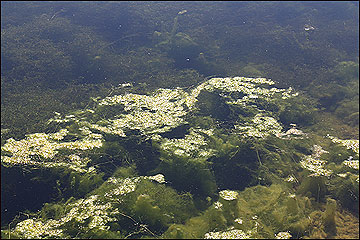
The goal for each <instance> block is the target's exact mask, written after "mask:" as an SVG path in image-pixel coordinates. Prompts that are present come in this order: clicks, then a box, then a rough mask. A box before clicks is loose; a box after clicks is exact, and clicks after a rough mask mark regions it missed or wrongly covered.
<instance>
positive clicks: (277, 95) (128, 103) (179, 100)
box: [1, 77, 298, 172]
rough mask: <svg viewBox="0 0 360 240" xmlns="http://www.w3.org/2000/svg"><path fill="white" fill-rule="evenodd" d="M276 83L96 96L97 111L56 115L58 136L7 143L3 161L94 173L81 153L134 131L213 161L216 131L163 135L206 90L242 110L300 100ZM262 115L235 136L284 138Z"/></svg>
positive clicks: (214, 81)
mask: <svg viewBox="0 0 360 240" xmlns="http://www.w3.org/2000/svg"><path fill="white" fill-rule="evenodd" d="M273 84H275V82H273V81H272V80H269V79H266V78H246V77H227V78H211V79H209V80H207V81H205V82H203V83H201V84H199V85H198V86H197V87H195V88H193V89H191V90H190V91H185V90H183V89H180V88H175V89H158V90H156V91H154V92H153V93H152V94H149V95H144V94H135V93H128V94H123V95H115V96H109V97H106V98H103V99H99V98H96V99H93V100H94V101H95V107H94V108H93V109H85V110H79V111H76V112H74V113H72V114H69V115H66V116H64V117H62V116H61V114H60V113H57V112H55V116H54V118H52V119H50V120H49V124H50V123H52V122H55V123H56V124H60V125H63V127H64V128H63V129H61V130H59V131H58V132H55V133H50V134H46V133H34V134H29V135H27V137H26V138H25V139H22V140H19V141H16V140H14V139H12V138H10V139H8V140H7V142H6V143H5V145H4V146H2V148H1V149H2V156H1V161H2V164H4V165H6V166H13V165H21V166H33V167H45V168H49V167H60V166H63V167H69V168H70V169H73V170H75V171H78V172H89V171H93V170H94V168H93V167H90V168H88V167H87V165H88V163H89V162H90V161H91V159H89V158H83V157H81V151H89V150H92V149H94V148H101V147H102V145H103V142H104V134H111V135H117V136H120V137H127V134H126V132H128V131H129V130H138V131H139V133H140V134H141V135H143V136H145V137H146V139H149V138H153V140H157V141H158V142H160V146H161V147H160V148H161V149H163V150H165V151H172V152H173V153H174V154H176V155H179V156H191V157H205V158H208V157H210V156H212V155H214V154H216V151H215V150H213V149H208V146H207V145H208V137H209V136H211V135H213V129H195V128H193V129H191V130H190V133H189V134H187V135H186V136H185V137H184V138H181V139H167V138H165V137H164V138H162V137H160V135H159V134H160V133H164V132H168V131H171V130H172V129H174V128H175V127H178V126H181V125H184V124H186V123H187V120H186V118H188V117H189V113H195V114H196V110H197V105H196V102H197V101H198V99H197V98H198V96H199V94H200V93H201V91H208V92H215V91H216V92H217V93H219V94H220V95H219V96H221V97H222V98H224V99H225V100H226V101H227V104H230V105H239V107H244V106H245V107H247V105H249V104H250V105H251V106H252V107H253V106H256V100H257V99H263V100H265V101H273V100H274V99H286V98H290V97H295V96H297V94H298V93H296V92H294V91H293V89H292V88H288V89H277V88H271V89H268V88H267V87H268V86H270V85H273ZM130 87H131V86H130ZM234 92H239V93H241V94H242V97H241V98H238V99H235V98H234V97H232V95H231V93H234ZM254 104H255V105H254ZM112 106H122V108H119V109H121V110H118V111H119V112H115V113H114V114H113V117H110V118H108V119H101V120H99V117H98V115H97V114H99V115H101V114H100V113H99V112H100V111H104V109H105V110H106V109H107V108H109V107H112ZM258 112H259V113H258V114H257V115H255V117H253V118H252V119H251V120H249V121H248V122H246V123H242V124H235V126H234V127H235V129H236V130H237V131H235V132H234V133H237V134H240V135H243V136H244V137H245V138H247V137H258V138H265V137H267V136H269V135H271V134H272V135H277V136H279V137H280V136H284V134H285V135H286V133H282V132H281V131H282V126H281V124H280V123H279V122H277V120H276V119H275V118H274V117H272V116H267V115H266V112H264V111H260V110H259V111H258ZM65 127H67V128H65ZM69 127H72V128H73V130H71V132H69V130H68V129H71V128H69ZM74 127H75V128H77V130H76V131H75V130H74ZM69 134H70V135H72V136H73V137H75V138H78V139H80V140H75V141H65V140H64V137H66V136H67V135H69ZM131 134H134V132H131ZM60 149H68V150H70V151H73V152H72V153H71V154H76V155H77V157H75V156H74V155H72V156H64V155H61V154H59V150H60ZM79 151H80V154H79ZM75 152H76V153H75Z"/></svg>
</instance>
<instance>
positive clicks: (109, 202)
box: [12, 174, 165, 239]
mask: <svg viewBox="0 0 360 240" xmlns="http://www.w3.org/2000/svg"><path fill="white" fill-rule="evenodd" d="M142 180H151V181H154V182H157V183H165V178H164V175H162V174H157V175H155V176H140V177H133V178H125V179H120V178H113V177H111V178H109V179H108V180H107V181H106V182H105V183H104V184H105V185H107V186H110V189H109V190H108V191H107V192H105V194H104V196H100V195H91V196H89V197H87V198H80V199H78V200H76V201H75V202H73V203H69V204H68V205H67V207H66V209H67V210H66V212H65V213H64V214H63V215H62V216H61V217H60V218H59V219H47V220H44V219H42V218H29V219H26V220H24V221H22V222H19V223H18V224H17V225H16V227H15V229H14V230H13V231H12V233H14V234H17V235H18V236H21V237H23V238H27V239H30V238H67V237H68V235H67V234H66V231H65V230H64V229H66V226H67V225H68V224H69V225H72V224H74V223H76V224H77V225H78V226H79V228H80V229H81V230H82V231H84V232H86V231H90V230H96V231H107V230H109V228H110V226H109V223H111V222H116V221H118V220H119V218H121V217H123V214H121V213H120V211H119V209H118V208H117V207H116V206H115V204H114V203H119V201H120V202H121V197H124V196H126V195H127V194H129V193H131V192H134V191H135V189H136V187H137V185H138V184H139V183H140V182H141V181H142Z"/></svg>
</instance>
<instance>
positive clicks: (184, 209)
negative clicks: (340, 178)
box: [2, 77, 356, 238]
mask: <svg viewBox="0 0 360 240" xmlns="http://www.w3.org/2000/svg"><path fill="white" fill-rule="evenodd" d="M274 84H275V82H273V81H271V80H268V79H265V78H245V77H228V78H211V79H209V80H206V81H204V82H203V83H200V84H199V85H198V86H195V87H193V88H191V89H189V90H184V89H181V88H176V89H158V90H157V91H154V92H152V93H148V94H138V93H134V91H133V89H129V91H130V93H129V92H127V93H124V94H122V95H113V96H108V97H106V98H103V99H100V98H98V99H93V100H94V101H93V102H92V104H93V107H92V108H91V109H85V110H80V111H76V112H73V113H72V114H70V115H67V116H64V117H62V116H61V114H58V113H56V116H55V117H54V118H53V119H50V121H49V125H50V126H51V124H54V126H57V127H58V126H60V127H61V128H62V130H60V131H57V132H54V133H50V134H44V133H37V134H34V135H29V136H28V137H27V138H25V139H23V140H19V141H15V140H8V142H7V143H5V145H4V146H3V147H2V150H3V151H2V164H3V165H7V164H8V165H10V166H13V165H18V164H17V162H16V161H18V162H20V160H22V158H23V161H25V163H26V164H27V165H30V163H32V162H30V161H37V162H38V163H37V164H38V165H37V166H39V167H46V166H47V165H44V164H46V163H47V162H52V161H53V162H54V163H56V164H57V165H54V166H53V167H57V166H67V167H69V169H73V170H76V168H75V167H73V166H78V169H83V170H79V171H80V172H85V171H86V172H88V171H90V170H93V171H94V170H95V169H96V171H94V173H95V172H98V171H99V170H101V169H102V165H105V164H108V165H110V164H111V168H114V167H120V168H122V167H124V166H130V165H131V166H133V167H134V168H133V169H136V170H137V171H139V172H140V171H143V172H142V173H141V175H153V176H142V177H138V176H136V173H134V172H132V173H131V174H130V172H131V171H129V172H128V171H125V170H124V171H120V170H119V171H118V170H117V169H111V170H109V173H114V174H113V175H111V174H109V173H107V174H108V175H106V176H104V179H103V181H105V182H104V183H103V184H102V185H101V186H100V187H99V188H97V189H95V190H93V191H92V192H91V193H87V195H85V194H84V195H85V196H84V195H82V196H78V197H81V198H80V199H77V200H75V199H71V198H70V199H68V202H67V205H68V206H70V207H69V208H65V206H64V204H63V203H58V204H54V205H53V206H54V207H53V208H51V207H50V206H49V205H47V207H44V209H43V211H42V215H41V216H42V218H33V219H32V220H24V221H22V222H20V223H19V224H18V225H17V226H16V227H15V229H13V230H11V231H10V233H11V234H15V235H18V236H22V237H28V236H30V235H26V234H32V233H34V231H32V230H31V229H30V230H26V229H25V228H24V227H22V226H23V225H24V226H28V225H29V224H30V221H33V222H32V223H33V224H34V225H36V226H37V225H38V226H39V227H38V228H39V229H43V230H41V231H40V232H36V233H34V234H35V235H31V236H36V237H39V238H43V237H47V236H48V237H94V236H97V237H102V238H104V237H120V238H125V237H141V236H150V237H169V238H173V237H179V238H223V237H235V238H236V237H238V238H274V237H275V236H276V237H279V238H285V237H288V236H289V235H287V234H285V233H289V234H291V235H293V236H303V235H305V234H306V231H307V230H308V228H309V220H308V218H307V216H308V214H309V213H310V212H311V211H313V207H312V205H311V203H310V200H309V199H308V198H307V197H306V196H300V195H295V194H294V191H293V190H292V189H288V188H287V187H285V186H292V184H294V185H295V184H298V182H297V181H298V180H297V179H296V177H297V173H296V172H295V171H297V170H298V169H301V166H303V168H305V169H306V170H307V171H309V172H310V173H313V172H321V171H320V170H319V169H327V171H329V172H331V173H332V171H334V170H333V169H332V168H328V166H327V165H328V162H327V161H326V160H323V159H320V155H316V154H318V153H319V152H321V151H320V150H321V149H320V150H319V148H318V147H315V146H314V149H313V150H312V152H313V154H312V155H304V153H305V154H308V153H307V152H311V151H310V150H309V149H305V150H301V151H302V152H303V153H299V152H298V151H297V150H294V152H296V154H297V155H296V154H293V155H291V156H295V157H296V159H295V160H299V161H298V162H296V161H293V162H292V163H291V166H292V167H291V169H289V170H288V171H285V173H284V174H280V173H277V172H276V171H274V173H271V174H279V175H280V177H279V176H278V179H280V180H281V182H280V181H279V182H278V183H275V182H276V181H274V183H273V184H272V185H271V186H269V187H265V186H255V187H249V186H252V185H253V184H256V182H257V181H260V180H258V178H257V177H258V176H257V174H258V168H259V167H262V169H265V168H266V167H267V166H269V162H270V160H267V159H266V158H264V156H267V155H266V154H268V156H270V153H268V152H270V151H272V150H273V149H275V150H276V151H277V152H274V153H272V155H271V156H272V157H269V158H268V159H275V160H277V159H279V160H281V161H284V162H285V160H284V159H290V158H291V156H289V157H287V158H284V159H280V158H282V156H285V155H286V154H288V155H290V153H288V152H286V150H289V149H288V148H284V149H280V148H281V147H276V146H275V145H276V144H278V143H275V142H274V139H276V141H278V142H279V144H280V143H281V144H288V143H289V142H291V144H290V145H289V146H293V145H294V146H295V145H296V144H297V143H296V141H298V142H301V141H308V140H306V139H305V140H303V139H304V138H307V134H306V133H304V132H302V131H301V130H299V129H296V128H295V126H294V125H291V126H292V128H291V129H288V130H286V127H288V126H284V125H283V124H282V123H281V122H280V121H279V119H280V118H279V112H278V110H279V109H281V107H282V104H285V103H286V101H287V100H288V99H290V98H295V97H296V96H297V95H298V94H297V93H296V92H294V91H293V89H291V88H289V89H277V88H274V87H272V88H270V87H269V86H271V85H274ZM203 93H206V94H203ZM214 96H216V97H214ZM207 100H209V101H218V100H219V101H221V104H216V103H211V104H208V105H206V104H204V101H205V102H206V101H207ZM219 107H226V111H222V112H221V114H220V115H222V114H223V113H224V114H225V115H226V116H220V115H219V114H218V113H216V112H219V111H218V108H219ZM202 108H206V109H205V110H203V109H202ZM223 126H225V127H223ZM284 129H285V130H286V131H283V130H284ZM34 139H35V140H34ZM328 141H330V140H328ZM274 144H275V145H274ZM281 144H280V145H281ZM297 145H299V146H300V145H301V144H300V143H299V144H297ZM297 145H296V146H297ZM305 145H306V146H305ZM305 145H304V146H305V147H303V148H307V144H305ZM23 146H24V147H23ZM145 147H147V148H150V149H151V150H150V151H151V153H153V152H154V154H147V153H148V152H146V153H142V151H143V150H144V151H145ZM19 148H21V149H22V150H18V149H19ZM289 148H290V147H289ZM48 149H49V150H48ZM270 149H272V150H270ZM281 150H282V151H281ZM301 151H300V152H301ZM46 154H47V155H46ZM291 154H292V153H291ZM139 156H141V157H139ZM310 157H311V159H315V160H317V162H316V161H310V160H309V159H310ZM43 160H46V161H43ZM85 160H86V162H84V163H83V162H82V161H85ZM308 160H309V161H308ZM355 160H356V159H355ZM26 161H28V162H26ZM352 161H353V160H352V159H351V160H348V161H347V162H344V164H342V166H343V167H348V166H353V165H354V163H353V162H352ZM140 162H141V163H140ZM299 162H302V165H301V164H299ZM26 164H25V165H26ZM40 164H43V165H40ZM70 164H71V165H70ZM76 164H77V165H76ZM141 164H144V165H146V164H147V169H146V170H143V169H140V168H141V166H140V165H141ZM311 164H312V165H311ZM33 165H34V164H33ZM295 165H296V167H297V169H296V167H293V166H295ZM21 166H24V165H21ZM316 167H318V168H316ZM107 169H110V168H107ZM229 169H231V171H230V172H231V173H232V174H231V175H229V176H227V175H224V176H225V177H228V178H229V179H228V180H226V181H225V180H224V181H221V180H222V179H221V178H219V175H222V174H223V173H227V172H229ZM312 169H313V170H314V169H315V170H317V171H312ZM280 170H281V169H279V172H280ZM304 171H305V170H304ZM120 172H121V173H120ZM160 173H161V174H160ZM322 173H326V172H324V171H323V172H322ZM336 173H338V172H336ZM269 174H270V173H269ZM329 174H330V173H329ZM319 175H320V176H323V175H325V174H319ZM289 176H291V177H292V179H293V180H292V184H288V182H284V181H283V180H284V179H285V178H286V177H289ZM165 179H166V181H165ZM259 179H260V177H259ZM274 179H276V178H274ZM294 179H295V180H294ZM300 180H302V179H300ZM289 181H290V180H289ZM230 182H233V183H234V184H228V183H230ZM279 183H282V185H280V184H279ZM165 184H166V186H165ZM269 185H270V184H269ZM245 187H247V188H246V189H245V190H244V191H241V190H242V189H243V188H245ZM174 189H176V191H178V192H179V193H177V192H176V191H175V190H174ZM219 189H223V190H221V191H219ZM229 189H231V190H229ZM193 197H194V201H193V199H192V198H193ZM85 203H86V204H85ZM84 204H85V205H84ZM55 205H56V207H55ZM195 206H197V207H198V209H197V208H196V207H195ZM50 209H53V210H51V211H50ZM59 209H63V210H59ZM73 209H75V210H73ZM200 209H201V210H200ZM200 211H202V212H200ZM89 214H90V215H89ZM65 220H66V221H65ZM26 221H27V222H26ZM41 226H43V227H41ZM79 226H80V227H79ZM24 229H25V230H24ZM27 232H28V233H27ZM280 233H284V234H280Z"/></svg>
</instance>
